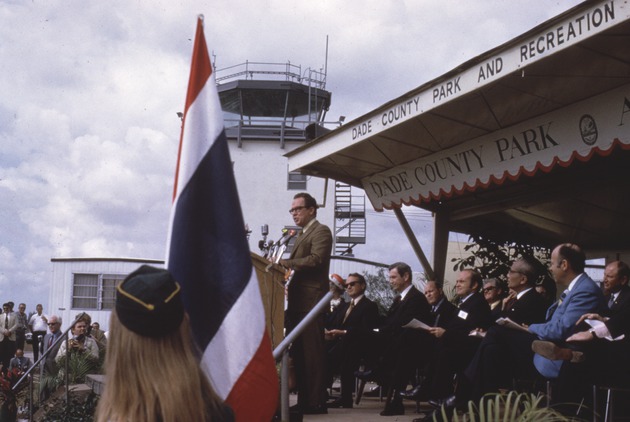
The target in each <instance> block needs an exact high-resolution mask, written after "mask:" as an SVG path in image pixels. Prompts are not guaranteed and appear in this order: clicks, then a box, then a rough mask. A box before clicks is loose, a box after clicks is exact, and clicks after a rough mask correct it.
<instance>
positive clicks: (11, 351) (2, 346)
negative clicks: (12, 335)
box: [0, 337, 15, 372]
mask: <svg viewBox="0 0 630 422" xmlns="http://www.w3.org/2000/svg"><path fill="white" fill-rule="evenodd" d="M14 355H15V341H13V340H9V338H8V337H5V338H4V339H3V340H2V342H1V343H0V360H1V361H2V371H3V372H6V371H7V370H8V369H9V363H10V362H11V359H12V358H13V356H14Z"/></svg>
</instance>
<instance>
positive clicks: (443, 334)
mask: <svg viewBox="0 0 630 422" xmlns="http://www.w3.org/2000/svg"><path fill="white" fill-rule="evenodd" d="M481 284H482V278H481V275H480V274H479V273H478V272H477V271H475V270H472V269H466V270H463V271H461V272H460V273H459V276H458V278H457V280H456V281H455V293H456V294H457V297H458V308H459V309H458V311H457V313H456V314H455V317H454V318H453V319H452V321H451V322H450V323H449V324H448V325H447V326H446V328H442V327H434V328H431V329H430V330H429V333H430V334H431V335H433V336H434V337H435V338H436V339H437V344H436V346H435V353H434V356H433V357H432V358H431V359H432V360H431V365H430V368H431V369H432V371H431V372H430V373H429V379H430V386H431V387H430V389H429V393H430V396H431V398H432V399H433V400H432V402H434V403H439V402H440V401H441V400H442V399H443V398H445V397H448V396H449V395H451V394H452V393H453V377H454V376H455V374H457V373H459V372H460V371H462V370H463V369H464V368H466V366H467V365H468V362H470V359H472V357H473V355H474V354H475V351H476V350H477V347H478V345H479V343H480V338H479V337H476V336H471V335H470V334H471V332H475V331H477V330H484V331H485V330H487V329H488V327H489V326H490V325H491V324H492V322H493V321H492V315H491V312H490V305H488V302H487V301H486V299H485V298H484V296H483V295H482V294H481V293H480V292H479V290H480V288H481Z"/></svg>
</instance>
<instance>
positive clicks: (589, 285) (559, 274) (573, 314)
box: [529, 243, 604, 378]
mask: <svg viewBox="0 0 630 422" xmlns="http://www.w3.org/2000/svg"><path fill="white" fill-rule="evenodd" d="M585 260H586V259H585V255H584V252H582V250H581V249H580V248H579V247H578V246H577V245H573V244H569V243H565V244H562V245H559V246H557V247H556V248H555V249H554V250H553V252H552V253H551V262H550V263H549V270H550V271H551V274H552V276H553V278H554V280H556V284H558V287H559V289H558V290H561V289H562V288H566V290H564V292H563V293H562V295H561V297H560V300H559V301H558V302H556V303H554V304H553V305H551V307H550V308H549V309H548V310H547V322H544V323H542V324H532V325H530V326H529V331H530V332H532V333H534V334H536V336H537V337H538V338H539V339H541V340H547V341H552V342H554V343H559V342H564V341H565V340H566V339H567V338H568V337H569V336H570V335H571V334H573V333H574V332H575V330H576V326H575V323H576V322H577V321H578V320H579V319H580V317H581V316H582V315H583V314H586V313H589V312H595V311H597V310H600V309H602V307H603V305H604V295H603V294H602V291H601V289H600V288H599V286H598V285H597V284H595V282H594V281H593V280H591V278H590V277H589V276H588V275H586V274H585V273H584V272H583V271H584V264H585ZM562 363H563V361H562V360H550V359H547V358H545V357H543V356H541V355H539V354H535V355H534V366H535V367H536V369H537V370H538V372H540V374H541V375H542V376H544V377H545V378H557V377H558V374H559V373H560V367H561V366H562Z"/></svg>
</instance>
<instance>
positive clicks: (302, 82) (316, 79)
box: [216, 61, 366, 254]
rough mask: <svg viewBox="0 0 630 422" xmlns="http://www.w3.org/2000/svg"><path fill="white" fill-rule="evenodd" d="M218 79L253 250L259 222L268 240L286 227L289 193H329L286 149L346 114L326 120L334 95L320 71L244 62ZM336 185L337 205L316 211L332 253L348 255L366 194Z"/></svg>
mask: <svg viewBox="0 0 630 422" xmlns="http://www.w3.org/2000/svg"><path fill="white" fill-rule="evenodd" d="M216 82H217V89H218V92H219V98H220V101H221V107H222V109H223V118H224V124H225V132H226V136H227V139H228V145H229V147H230V154H231V157H232V160H233V162H234V175H235V178H236V182H237V186H238V190H239V196H240V197H241V205H242V208H243V216H244V218H245V223H246V224H247V226H248V228H249V230H250V231H251V235H250V240H249V242H250V249H252V250H253V251H256V249H257V245H258V242H259V239H260V238H261V237H260V236H261V235H262V234H263V233H261V232H260V231H259V230H261V228H262V227H263V226H267V227H268V234H269V238H270V239H271V240H276V239H277V238H278V237H279V235H280V233H281V230H282V229H283V228H287V227H291V223H292V220H291V218H290V216H289V215H287V214H286V210H285V208H286V207H287V206H288V205H290V203H291V200H292V198H293V195H295V194H296V193H298V192H309V193H310V194H312V195H313V196H314V197H315V198H316V199H317V200H318V201H320V202H321V201H325V199H326V193H327V189H326V184H327V183H328V182H326V181H324V180H323V179H319V178H311V177H308V176H306V175H302V174H299V173H292V172H289V171H288V163H287V159H286V157H284V154H285V153H286V152H288V151H291V150H293V149H295V148H297V147H299V146H301V145H303V144H304V143H306V142H308V141H310V140H312V139H314V138H316V137H318V136H321V135H323V134H325V133H327V132H329V131H330V130H331V129H333V128H334V127H338V126H340V125H341V124H342V123H343V121H344V119H345V118H344V117H343V116H340V117H339V118H338V119H336V120H335V121H328V122H327V121H326V113H327V112H328V109H329V107H330V100H331V93H330V92H329V91H326V89H325V88H326V71H325V70H313V69H310V68H307V69H303V68H302V67H301V66H297V65H294V64H291V63H289V62H287V63H260V62H250V61H247V62H245V63H241V64H238V65H235V66H230V67H227V68H222V69H217V70H216ZM333 186H334V188H335V203H334V206H330V205H327V206H325V207H324V208H322V209H320V211H319V212H318V219H319V220H320V221H322V222H324V223H325V224H328V225H330V226H331V228H333V231H334V233H335V251H336V253H337V254H351V253H352V248H353V246H355V245H357V244H364V243H365V227H366V224H365V196H364V195H363V194H362V192H361V194H360V195H354V196H353V194H352V193H351V189H350V186H348V185H345V184H341V183H339V182H336V183H334V185H333ZM340 188H341V189H340ZM286 209H288V208H286ZM282 211H284V212H282Z"/></svg>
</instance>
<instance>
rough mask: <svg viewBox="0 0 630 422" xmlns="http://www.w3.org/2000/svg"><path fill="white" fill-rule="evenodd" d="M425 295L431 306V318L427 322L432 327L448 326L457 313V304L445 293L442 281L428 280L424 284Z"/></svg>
mask: <svg viewBox="0 0 630 422" xmlns="http://www.w3.org/2000/svg"><path fill="white" fill-rule="evenodd" d="M424 296H425V297H426V298H427V302H429V305H430V306H431V319H430V320H429V321H428V322H427V323H428V324H429V325H431V326H432V327H442V328H446V327H447V326H448V324H449V323H450V322H451V321H452V320H453V318H455V316H456V315H457V306H455V305H453V304H452V303H451V302H449V301H448V299H447V298H446V296H445V295H444V288H443V286H442V283H438V282H437V281H433V280H431V281H427V283H426V284H425V285H424Z"/></svg>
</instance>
